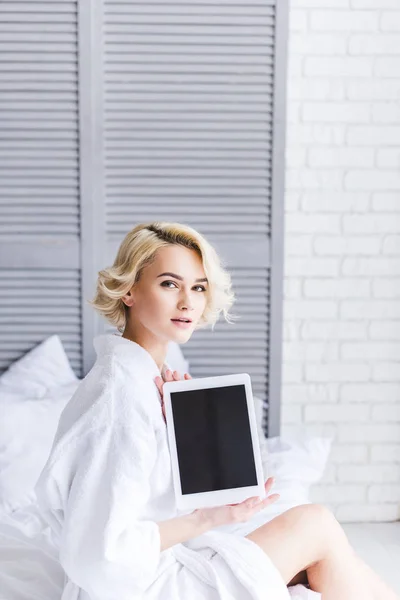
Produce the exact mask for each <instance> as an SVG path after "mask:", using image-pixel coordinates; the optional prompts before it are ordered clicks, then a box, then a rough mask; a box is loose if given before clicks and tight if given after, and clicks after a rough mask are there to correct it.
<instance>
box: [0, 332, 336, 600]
mask: <svg viewBox="0 0 400 600" xmlns="http://www.w3.org/2000/svg"><path fill="white" fill-rule="evenodd" d="M41 346H42V348H41V347H38V348H37V349H35V351H33V353H31V354H33V356H30V357H29V355H28V358H27V357H24V359H22V361H19V363H22V364H18V363H16V364H15V365H14V366H13V369H12V370H10V372H9V373H8V374H7V376H6V377H4V376H3V377H2V378H0V415H1V416H2V417H3V419H2V420H1V419H0V421H1V422H0V600H59V599H60V598H61V594H62V590H63V587H64V572H63V570H62V567H61V566H60V564H59V562H58V556H57V549H56V547H55V546H54V545H53V543H52V541H51V536H50V529H49V527H48V525H47V523H46V522H45V521H44V519H43V517H42V515H41V513H40V510H39V509H38V506H37V504H36V498H35V494H34V492H33V485H34V483H35V481H36V479H37V476H38V475H39V473H40V471H41V469H42V467H43V465H44V462H45V460H46V458H47V455H48V453H49V450H50V447H51V441H52V439H53V436H54V433H55V430H56V426H57V422H58V417H59V415H60V413H61V411H62V409H63V407H64V406H65V404H66V402H67V401H68V399H69V397H70V395H71V394H72V393H73V391H74V389H75V387H76V386H77V383H78V381H77V380H76V377H75V376H74V375H73V374H72V371H71V370H70V367H69V365H68V364H67V361H66V357H65V355H63V351H62V348H61V342H60V340H59V338H57V336H53V337H52V338H50V341H49V340H46V342H45V343H44V344H42V345H41ZM35 352H36V354H35ZM167 358H168V357H167ZM46 362H47V363H49V364H48V368H47V371H46ZM169 364H171V365H172V366H173V368H175V365H176V363H173V362H172V360H170V363H169ZM38 365H40V368H39V369H38ZM177 367H178V365H177ZM30 370H32V372H34V373H35V376H34V379H35V381H34V386H33V387H32V388H30V386H29V376H30ZM61 371H62V372H61ZM46 378H47V380H46ZM59 381H61V382H62V384H63V385H61V386H57V382H59ZM32 390H34V393H33V397H32V394H31V396H30V397H24V398H23V397H21V394H23V393H25V394H26V392H27V391H32ZM329 449H330V442H329V440H325V439H320V438H312V439H309V438H304V440H303V441H288V440H283V439H282V438H271V439H269V440H266V441H265V442H263V444H262V451H263V466H264V472H265V474H266V475H267V474H274V475H275V477H276V484H275V487H274V489H273V491H276V492H279V493H280V494H281V498H280V500H279V502H277V503H276V504H275V505H273V506H270V507H268V508H267V509H266V510H265V511H263V513H259V514H258V515H256V516H255V517H254V519H253V520H252V522H248V523H245V524H240V525H238V526H237V533H238V534H239V535H246V533H247V532H248V531H251V530H253V529H255V528H256V527H258V526H259V525H261V524H262V523H265V522H267V521H270V520H271V519H273V518H274V517H275V516H277V515H278V514H281V513H282V512H284V511H285V510H287V509H288V508H290V507H291V506H296V505H298V504H303V503H306V502H309V500H308V492H309V487H310V485H311V483H313V482H315V481H317V480H318V479H319V478H320V477H321V475H322V472H323V470H324V468H325V464H326V461H327V458H328V454H329ZM289 592H290V595H291V597H292V598H293V599H295V600H319V599H320V595H319V594H316V593H314V592H311V591H310V590H307V589H306V588H305V587H304V586H301V585H298V586H294V587H291V588H289ZM76 600H78V599H76ZM166 600H169V599H168V598H166ZM171 600H172V599H171ZM266 600H275V599H274V598H268V599H267V598H266Z"/></svg>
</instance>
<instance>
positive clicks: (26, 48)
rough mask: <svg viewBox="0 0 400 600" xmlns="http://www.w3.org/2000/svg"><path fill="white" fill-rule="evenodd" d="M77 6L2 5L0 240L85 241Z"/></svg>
mask: <svg viewBox="0 0 400 600" xmlns="http://www.w3.org/2000/svg"><path fill="white" fill-rule="evenodd" d="M77 27H78V25H77V0H74V1H72V0H69V1H64V0H54V1H48V2H39V1H29V2H27V1H25V2H19V1H18V0H13V1H5V2H1V3H0V87H1V90H2V92H1V98H0V131H1V140H0V190H1V191H0V235H2V236H3V239H5V236H8V237H10V236H11V237H12V236H15V235H18V236H43V235H45V236H48V237H52V236H56V237H58V236H75V237H76V236H78V234H79V163H78V98H77V93H78V59H77V31H78V30H77Z"/></svg>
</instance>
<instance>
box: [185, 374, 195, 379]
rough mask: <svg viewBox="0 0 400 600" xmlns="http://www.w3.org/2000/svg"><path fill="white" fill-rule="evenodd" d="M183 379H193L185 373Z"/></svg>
mask: <svg viewBox="0 0 400 600" xmlns="http://www.w3.org/2000/svg"><path fill="white" fill-rule="evenodd" d="M184 378H185V379H193V377H192V376H191V375H189V373H185V375H184Z"/></svg>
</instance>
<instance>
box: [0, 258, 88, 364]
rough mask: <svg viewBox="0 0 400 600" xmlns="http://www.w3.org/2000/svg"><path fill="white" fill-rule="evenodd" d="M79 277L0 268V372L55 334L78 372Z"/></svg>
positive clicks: (55, 271)
mask: <svg viewBox="0 0 400 600" xmlns="http://www.w3.org/2000/svg"><path fill="white" fill-rule="evenodd" d="M80 303H81V301H80V277H79V271H78V270H76V269H64V270H60V269H13V270H8V269H0V372H1V371H4V370H5V369H6V368H8V367H9V366H10V365H11V363H12V362H13V361H14V360H17V359H18V358H20V357H21V356H22V355H23V354H24V353H25V352H27V351H28V350H30V349H31V348H33V347H34V346H35V345H36V344H38V343H40V342H42V341H43V340H44V339H45V338H46V337H48V336H50V335H53V334H58V335H59V336H60V338H61V340H62V342H63V345H64V348H65V350H66V353H67V355H68V358H69V360H70V361H71V365H72V367H73V369H74V371H75V372H76V374H77V375H78V376H80V375H81V373H82V348H81V306H80Z"/></svg>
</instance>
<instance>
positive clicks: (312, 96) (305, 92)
mask: <svg viewBox="0 0 400 600" xmlns="http://www.w3.org/2000/svg"><path fill="white" fill-rule="evenodd" d="M287 95H288V98H289V101H291V100H343V99H344V98H345V84H344V82H342V81H337V80H336V81H333V80H331V79H323V78H322V77H318V78H313V79H309V78H306V77H294V78H292V79H291V80H290V81H288V87H287Z"/></svg>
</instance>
